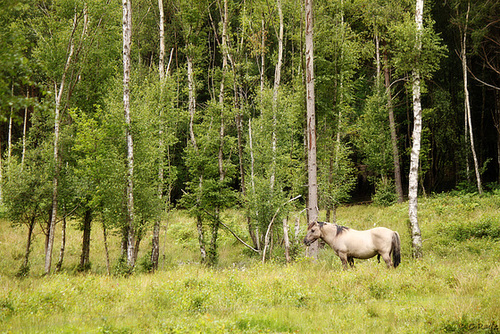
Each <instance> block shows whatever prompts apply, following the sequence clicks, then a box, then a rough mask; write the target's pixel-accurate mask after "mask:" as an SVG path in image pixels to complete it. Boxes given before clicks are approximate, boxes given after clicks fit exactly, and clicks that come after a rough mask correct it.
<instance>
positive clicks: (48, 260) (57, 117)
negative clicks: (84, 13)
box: [45, 13, 77, 275]
mask: <svg viewBox="0 0 500 334" xmlns="http://www.w3.org/2000/svg"><path fill="white" fill-rule="evenodd" d="M76 25H77V15H76V13H75V16H74V19H73V31H75V29H76ZM74 49H75V47H74V43H73V38H72V37H70V40H69V47H68V56H67V57H66V64H65V65H64V70H63V73H62V76H61V84H60V85H59V89H58V88H57V83H54V88H55V91H56V92H57V94H56V95H55V113H54V155H53V161H54V168H55V171H54V178H53V179H52V214H51V218H50V223H49V230H48V239H47V247H46V249H45V274H46V275H48V274H50V267H51V264H52V249H53V247H54V234H55V227H56V220H57V206H58V195H59V194H58V188H59V168H60V166H59V164H60V158H59V132H60V129H59V126H60V122H61V100H62V94H63V92H64V86H65V84H66V75H67V74H68V71H69V65H70V64H71V62H72V59H73V53H74Z"/></svg>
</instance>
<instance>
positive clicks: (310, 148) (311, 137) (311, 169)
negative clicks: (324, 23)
mask: <svg viewBox="0 0 500 334" xmlns="http://www.w3.org/2000/svg"><path fill="white" fill-rule="evenodd" d="M313 41H314V39H313V1H312V0H305V42H306V43H305V44H306V107H307V131H306V143H307V175H308V182H307V186H308V197H307V212H308V222H309V223H311V222H316V221H317V220H318V216H319V209H318V182H317V170H316V169H317V165H316V114H315V96H314V45H313ZM309 252H310V253H309V254H310V255H311V256H312V257H314V258H316V257H317V256H318V242H317V241H316V242H314V243H313V244H312V245H311V246H310V247H309Z"/></svg>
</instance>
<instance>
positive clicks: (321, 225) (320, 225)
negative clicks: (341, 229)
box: [318, 222, 326, 228]
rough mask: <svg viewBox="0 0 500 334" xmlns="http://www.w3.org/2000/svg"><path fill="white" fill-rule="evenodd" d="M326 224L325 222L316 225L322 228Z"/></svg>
mask: <svg viewBox="0 0 500 334" xmlns="http://www.w3.org/2000/svg"><path fill="white" fill-rule="evenodd" d="M325 224H326V223H325V222H318V225H319V227H320V228H323V225H325Z"/></svg>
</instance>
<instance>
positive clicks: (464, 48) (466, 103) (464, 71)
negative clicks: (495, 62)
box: [460, 2, 483, 194]
mask: <svg viewBox="0 0 500 334" xmlns="http://www.w3.org/2000/svg"><path fill="white" fill-rule="evenodd" d="M469 11H470V2H469V3H468V7H467V13H466V16H465V27H464V31H463V38H462V42H461V49H462V50H461V57H460V58H461V60H462V74H463V77H464V108H465V123H466V125H465V126H466V129H465V133H466V135H465V136H466V137H467V127H468V133H469V140H470V147H471V152H472V158H473V160H474V171H475V173H476V182H477V191H478V192H479V194H482V193H483V187H482V185H481V174H480V172H479V163H478V160H477V155H476V149H475V147H474V132H473V131H472V117H471V111H470V101H469V87H468V74H467V27H468V22H469Z"/></svg>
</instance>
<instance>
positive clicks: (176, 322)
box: [0, 196, 500, 333]
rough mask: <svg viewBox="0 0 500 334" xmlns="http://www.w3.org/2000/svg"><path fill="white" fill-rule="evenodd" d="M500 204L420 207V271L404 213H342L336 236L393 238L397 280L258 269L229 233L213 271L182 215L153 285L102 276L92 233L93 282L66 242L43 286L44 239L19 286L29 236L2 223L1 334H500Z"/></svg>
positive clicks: (335, 262) (400, 209) (376, 273)
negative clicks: (381, 229)
mask: <svg viewBox="0 0 500 334" xmlns="http://www.w3.org/2000/svg"><path fill="white" fill-rule="evenodd" d="M499 203H500V201H498V199H497V198H496V197H495V196H486V197H478V196H465V197H451V196H437V197H433V198H429V199H423V200H421V201H420V206H419V214H420V215H419V220H420V224H421V229H422V234H423V239H424V258H423V259H422V260H418V261H415V260H412V259H411V258H410V254H411V249H410V238H409V234H408V227H407V224H408V223H407V206H406V205H404V204H401V205H393V206H391V207H388V208H379V207H375V206H350V207H341V208H340V209H339V212H338V220H339V221H338V222H339V224H343V225H347V226H351V227H353V228H356V229H365V228H370V227H373V226H387V227H390V228H392V229H394V230H398V232H399V233H400V235H401V238H402V246H403V253H402V254H403V259H402V263H401V265H400V266H399V267H398V268H397V269H396V270H387V269H386V268H385V264H383V263H380V264H378V263H377V261H376V259H370V260H366V261H356V268H355V269H350V270H348V271H343V270H342V269H341V264H340V260H339V259H338V257H336V256H335V255H334V254H333V251H332V250H331V249H328V248H325V249H323V250H322V251H321V253H320V257H319V259H318V261H316V262H314V261H311V260H310V259H309V258H305V257H303V256H299V257H298V258H297V259H296V261H295V262H293V263H292V264H290V265H286V264H284V263H282V261H280V259H279V258H277V259H276V260H272V261H269V262H267V263H266V264H262V263H260V260H259V258H258V257H256V256H251V255H249V253H248V251H246V250H245V249H244V247H243V246H241V245H239V244H238V243H237V242H235V241H234V238H233V237H232V236H231V235H230V234H229V233H225V232H223V233H221V244H220V248H219V249H220V251H221V255H220V260H221V263H220V266H219V267H218V268H213V269H208V268H205V267H203V266H201V265H199V264H198V263H197V262H198V253H197V241H196V232H195V231H196V229H195V226H194V223H193V222H192V221H191V220H190V219H188V218H186V217H185V216H184V215H183V214H182V213H181V212H177V213H174V214H172V216H170V217H169V218H168V229H167V231H166V234H165V230H164V231H163V232H162V237H163V240H166V244H165V246H163V245H162V247H164V248H163V256H162V262H161V264H160V267H161V268H162V269H161V270H160V271H158V272H157V273H155V274H147V273H140V272H137V273H136V274H134V275H132V276H130V277H128V278H124V277H120V276H106V275H105V262H104V251H103V249H102V245H101V242H100V240H101V239H100V238H101V237H100V231H99V229H98V228H95V231H94V233H95V234H93V240H92V246H93V253H92V254H91V259H92V272H91V273H90V274H77V273H75V272H74V271H73V270H72V269H73V268H74V267H76V263H77V262H78V256H79V249H78V245H79V240H80V239H79V238H80V233H79V232H76V231H74V230H72V231H70V232H71V233H69V234H70V236H69V238H70V239H69V241H68V246H69V247H70V245H73V246H72V247H74V248H70V249H69V250H68V254H67V257H66V260H65V270H64V271H63V272H62V273H60V274H56V275H51V276H49V277H40V276H39V273H41V272H42V271H43V263H41V262H42V260H38V259H37V258H38V257H42V256H41V254H42V253H37V252H39V251H41V247H42V244H43V238H42V236H41V235H38V236H37V238H36V243H37V245H36V247H37V248H36V250H34V252H33V257H32V260H33V261H32V263H31V275H30V276H29V277H28V278H25V279H16V278H15V277H14V274H15V271H16V269H17V267H18V266H19V263H20V258H19V254H22V252H23V250H24V242H25V241H24V239H22V238H19V235H21V236H23V237H24V231H22V232H21V231H20V230H18V229H13V228H11V227H10V225H9V224H7V223H6V222H4V223H2V224H1V225H0V251H1V254H2V255H3V256H2V257H1V259H0V261H1V262H0V265H1V266H0V332H13V333H143V332H150V333H196V332H198V333H259V332H269V333H311V332H323V333H368V332H369V333H499V332H500V266H499V261H500V247H499V246H500V241H499V238H498V237H497V234H496V233H497V230H498V228H499V226H500V215H499V213H500V212H499V211H500V205H499ZM497 217H498V218H497ZM225 219H226V221H227V222H228V223H229V224H231V226H232V227H234V229H235V230H237V231H238V232H239V233H241V235H244V233H245V232H244V231H245V226H244V220H243V219H242V217H241V216H240V215H239V213H237V212H229V213H227V214H226V218H225ZM301 223H302V226H303V228H304V222H301ZM302 236H303V235H302ZM148 242H149V241H146V240H145V241H144V242H143V248H147V247H148ZM118 245H119V240H118V236H112V238H111V241H110V246H113V256H117V254H118V251H119V249H118ZM279 251H280V250H279V247H276V248H275V250H274V252H275V253H276V254H278V253H279ZM145 254H146V252H144V254H142V255H140V256H145ZM301 254H303V251H301Z"/></svg>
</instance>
